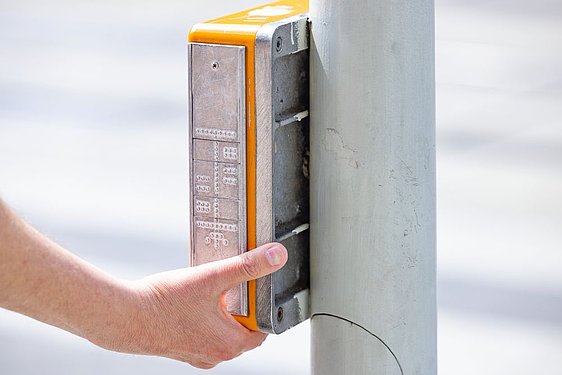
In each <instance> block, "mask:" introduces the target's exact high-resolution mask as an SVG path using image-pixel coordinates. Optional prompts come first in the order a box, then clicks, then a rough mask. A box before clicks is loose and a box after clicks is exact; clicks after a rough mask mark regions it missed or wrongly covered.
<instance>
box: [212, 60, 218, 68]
mask: <svg viewBox="0 0 562 375" xmlns="http://www.w3.org/2000/svg"><path fill="white" fill-rule="evenodd" d="M211 68H212V69H213V70H217V69H218V68H219V62H218V61H213V63H212V64H211Z"/></svg>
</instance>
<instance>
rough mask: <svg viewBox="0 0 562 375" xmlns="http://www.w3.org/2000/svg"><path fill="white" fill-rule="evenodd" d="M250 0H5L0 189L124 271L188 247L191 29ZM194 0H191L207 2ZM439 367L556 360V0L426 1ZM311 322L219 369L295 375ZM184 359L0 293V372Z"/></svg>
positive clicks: (182, 258) (561, 243) (1, 10)
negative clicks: (104, 341) (126, 344)
mask: <svg viewBox="0 0 562 375" xmlns="http://www.w3.org/2000/svg"><path fill="white" fill-rule="evenodd" d="M260 3H262V2H260V1H257V0H253V1H249V0H245V1H236V2H226V1H218V0H206V1H205V2H200V1H194V0H183V1H179V0H167V1H159V2H156V1H154V2H151V1H146V0H140V1H128V0H111V1H109V0H97V1H90V0H72V1H70V0H53V1H49V2H45V1H38V0H19V1H6V0H1V2H0V194H1V195H2V197H3V198H4V199H5V200H6V201H7V202H8V203H9V204H11V205H12V206H13V207H14V208H15V209H16V210H17V212H19V213H20V214H21V215H23V216H24V217H25V218H26V219H27V220H28V221H30V222H31V223H32V224H33V225H34V226H36V227H37V228H38V229H39V230H41V231H42V232H44V233H46V234H47V235H48V236H50V237H51V238H53V239H54V240H56V241H58V242H59V243H61V244H62V245H63V246H65V247H67V248H68V249H70V250H71V251H73V252H75V253H76V254H78V255H80V256H81V257H83V258H85V259H87V260H88V261H90V262H92V263H94V264H96V265H97V266H99V267H100V268H103V269H104V270H107V271H109V272H111V273H113V274H115V275H117V276H120V277H123V278H140V277H142V276H145V275H148V274H150V273H154V272H159V271H164V270H168V269H174V268H179V267H182V266H184V265H185V264H186V263H187V223H188V222H187V219H188V217H187V215H188V214H187V207H188V206H187V204H188V202H187V178H188V177H187V149H186V137H187V132H186V129H187V128H186V127H187V115H186V110H187V109H186V67H185V60H186V52H185V42H186V33H187V30H188V28H189V26H190V25H192V24H194V23H196V22H199V21H203V20H206V19H209V18H213V17H217V16H220V15H224V14H228V13H231V12H233V11H236V10H238V9H242V8H246V7H250V6H254V5H258V4H260ZM203 4H204V5H203ZM436 27H437V29H436V31H437V34H436V35H437V44H436V48H437V50H436V57H437V60H436V69H437V141H438V142H437V156H438V299H439V301H438V302H439V370H440V373H441V374H455V375H462V374H480V375H484V374H510V375H517V374H543V373H561V372H562V3H561V2H560V1H559V0H534V1H530V0H528V1H524V0H520V1H513V0H511V1H507V0H487V1H481V0H477V1H475V0H438V1H437V4H436ZM309 330H310V327H309V324H308V322H307V323H304V324H302V325H300V326H298V327H297V328H294V329H292V330H290V331H289V332H287V333H285V334H283V335H282V336H278V337H269V338H268V340H267V341H266V343H264V345H263V346H262V347H260V348H259V349H257V350H255V351H253V352H251V353H247V354H245V355H244V356H242V357H241V358H238V359H236V360H234V361H232V362H230V363H226V364H222V365H220V366H219V367H217V368H216V369H214V370H212V371H211V372H206V373H212V374H247V375H252V374H308V373H309V369H308V368H309V356H310V355H309V352H310V349H309ZM36 373H42V374H100V373H104V374H123V373H131V374H154V373H165V374H197V373H202V371H199V370H195V369H193V368H191V367H189V366H188V365H186V364H182V363H176V362H173V361H171V360H166V359H160V358H152V357H139V356H131V355H124V354H117V353H111V352H107V351H104V350H102V349H99V348H97V347H95V346H93V345H91V344H90V343H88V342H87V341H85V340H83V339H80V338H77V337H74V336H72V335H71V334H68V333H66V332H64V331H61V330H59V329H57V328H53V327H50V326H46V325H43V324H41V323H38V322H36V321H33V320H31V319H29V318H26V317H23V316H20V315H17V314H14V313H11V312H8V311H5V310H1V309H0V374H36Z"/></svg>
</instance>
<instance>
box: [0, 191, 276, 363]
mask: <svg viewBox="0 0 562 375" xmlns="http://www.w3.org/2000/svg"><path fill="white" fill-rule="evenodd" d="M286 261H287V250H286V249H285V248H284V247H283V246H282V245H280V244H276V243H272V244H267V245H264V246H261V247H259V248H257V249H255V250H253V251H250V252H248V253H245V254H243V255H241V256H238V257H233V258H230V259H226V260H223V261H219V262H213V263H209V264H206V265H203V266H199V267H191V268H183V269H178V270H175V271H169V272H163V273H159V274H155V275H151V276H148V277H146V278H144V279H141V280H138V281H124V280H120V279H117V278H114V277H112V276H110V275H108V274H106V273H105V272H103V271H101V270H99V269H97V268H96V267H94V266H92V265H91V264H89V263H87V262H86V261H84V260H82V259H80V258H78V257H77V256H75V255H73V254H72V253H70V252H68V251H67V250H65V249H63V248H62V247H61V246H59V245H57V244H56V243H54V242H53V241H51V240H49V239H48V238H46V237H45V236H43V235H42V234H41V233H39V232H38V231H36V230H35V229H33V228H32V227H31V226H30V225H28V224H27V223H25V222H24V221H23V220H22V219H20V218H19V217H18V216H17V215H15V214H14V213H13V212H12V211H11V210H10V209H9V208H8V207H7V206H6V204H5V203H4V202H2V200H1V199H0V307H3V308H6V309H9V310H12V311H16V312H19V313H21V314H25V315H28V316H30V317H32V318H34V319H37V320H40V321H42V322H45V323H48V324H51V325H54V326H57V327H60V328H62V329H64V330H67V331H69V332H72V333H74V334H76V335H79V336H81V337H84V338H86V339H88V340H90V341H91V342H92V343H94V344H96V345H98V346H100V347H103V348H106V349H110V350H113V351H118V352H124V353H134V354H146V355H157V356H162V357H168V358H173V359H176V360H179V361H183V362H187V363H190V364H191V365H193V366H196V367H199V368H212V367H214V366H216V365H217V364H218V363H220V362H222V361H226V360H230V359H232V358H234V357H237V356H238V355H240V354H242V353H243V352H245V351H248V350H251V349H253V348H255V347H257V346H259V345H260V344H261V343H262V342H263V340H265V338H266V335H265V334H263V333H259V332H252V331H249V330H248V329H246V328H245V327H243V326H242V325H240V324H239V323H238V322H237V321H236V320H235V319H234V318H233V317H232V316H231V315H229V314H228V313H227V312H226V309H225V304H224V293H225V291H226V290H228V289H230V288H232V287H234V286H236V285H238V284H239V283H241V282H243V281H247V280H252V279H256V278H258V277H262V276H265V275H267V274H270V273H272V272H275V271H277V270H278V269H280V268H281V267H283V265H284V264H285V263H286Z"/></svg>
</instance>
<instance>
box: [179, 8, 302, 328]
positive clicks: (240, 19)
mask: <svg viewBox="0 0 562 375" xmlns="http://www.w3.org/2000/svg"><path fill="white" fill-rule="evenodd" d="M307 12H308V0H304V1H303V0H300V1H299V0H280V1H275V2H272V3H268V4H265V5H262V6H259V7H256V8H252V9H248V10H244V11H242V12H238V13H234V14H231V15H228V16H224V17H220V18H216V19H214V20H211V21H207V22H204V23H199V24H196V25H194V26H193V27H192V28H191V30H190V32H189V36H188V41H189V42H194V43H209V44H225V45H233V46H244V47H246V199H247V202H246V207H247V220H248V222H247V236H248V238H247V241H248V242H247V243H248V249H254V248H256V246H257V245H256V105H255V70H254V67H255V63H256V62H255V54H254V51H255V42H256V33H257V32H258V30H259V29H260V27H262V26H264V25H266V24H269V23H272V22H276V21H279V20H282V19H285V18H289V17H292V16H296V15H299V14H302V13H307ZM248 299H249V300H248V316H234V317H235V319H236V320H238V321H239V322H240V323H241V324H243V325H244V326H245V327H247V328H248V329H250V330H253V331H258V323H257V320H256V281H255V280H252V281H249V282H248Z"/></svg>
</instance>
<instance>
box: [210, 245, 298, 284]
mask: <svg viewBox="0 0 562 375" xmlns="http://www.w3.org/2000/svg"><path fill="white" fill-rule="evenodd" d="M287 259H288V254H287V249H286V248H285V247H284V246H283V245H281V244H279V243H270V244H266V245H263V246H260V247H258V248H256V249H254V250H251V251H248V252H246V253H244V254H242V255H239V256H236V257H232V258H228V259H225V260H221V261H218V262H214V263H213V265H212V267H213V268H215V267H216V268H215V269H216V271H217V272H216V274H215V275H214V276H215V277H216V278H217V280H216V282H217V283H218V284H217V285H220V289H221V291H224V290H228V289H230V288H233V287H235V286H236V285H238V284H240V283H242V282H244V281H249V280H254V279H257V278H260V277H263V276H266V275H269V274H270V273H273V272H275V271H277V270H279V269H280V268H281V267H283V266H284V265H285V263H286V262H287Z"/></svg>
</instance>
